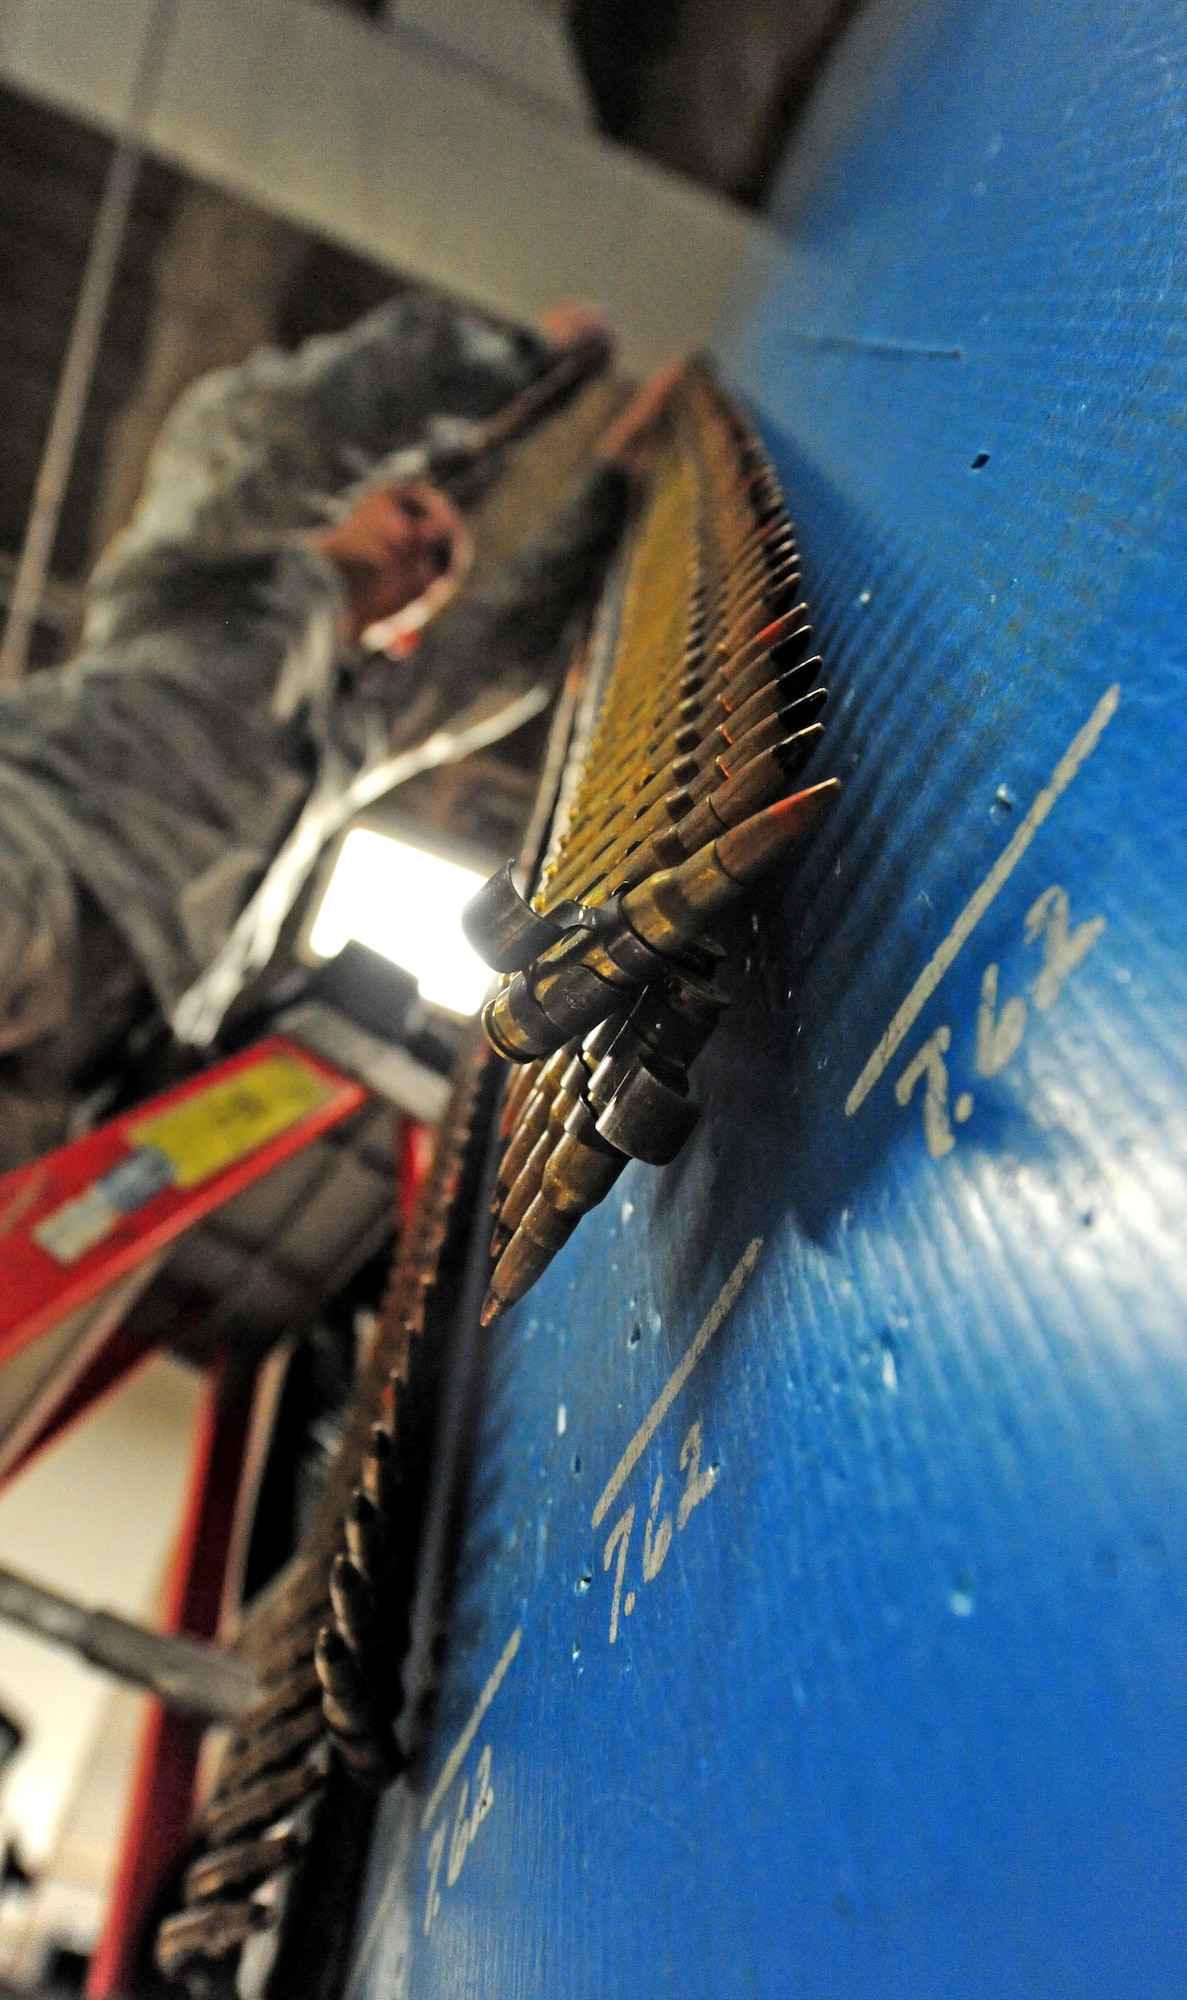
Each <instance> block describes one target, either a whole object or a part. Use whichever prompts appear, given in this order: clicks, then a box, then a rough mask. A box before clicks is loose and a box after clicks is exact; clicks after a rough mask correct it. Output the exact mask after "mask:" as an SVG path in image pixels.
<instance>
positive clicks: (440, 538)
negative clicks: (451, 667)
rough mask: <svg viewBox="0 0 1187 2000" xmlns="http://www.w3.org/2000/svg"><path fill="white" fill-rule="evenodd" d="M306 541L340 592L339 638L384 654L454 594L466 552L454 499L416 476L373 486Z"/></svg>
mask: <svg viewBox="0 0 1187 2000" xmlns="http://www.w3.org/2000/svg"><path fill="white" fill-rule="evenodd" d="M311 539H312V542H313V545H314V547H315V548H316V549H317V550H318V551H319V553H320V554H322V555H323V556H325V557H327V558H328V560H329V561H330V562H332V563H333V565H334V567H335V569H336V570H337V571H338V574H339V576H340V577H341V579H342V582H343V584H344V586H345V589H346V610H345V614H344V617H343V638H344V639H345V640H346V642H347V644H348V645H358V644H359V643H360V641H361V642H362V643H363V644H365V645H367V646H369V647H372V648H379V649H383V650H386V649H387V648H388V646H389V644H390V643H392V642H393V641H395V640H397V639H399V640H402V639H403V637H405V636H410V635H412V634H414V633H415V632H416V631H418V630H419V628H420V626H421V625H423V624H424V623H426V622H427V619H428V618H429V617H430V616H431V615H432V614H433V613H434V612H435V611H436V610H438V609H439V608H440V606H441V604H443V603H444V602H445V601H446V600H447V599H448V598H449V597H451V596H452V595H453V593H454V591H455V590H456V588H457V585H458V582H459V581H460V579H461V577H462V575H464V573H465V570H466V568H467V566H468V563H469V557H470V550H471V544H470V537H469V535H468V533H467V530H466V527H465V524H464V522H463V521H462V518H461V515H460V514H459V513H458V510H457V508H456V507H455V506H454V504H453V502H452V501H451V500H449V499H447V498H446V496H445V494H444V493H439V492H438V491H437V489H436V487H434V486H429V485H427V484H426V483H425V482H424V481H423V480H414V479H404V480H399V481H397V482H396V483H395V484H393V485H391V486H378V487H374V488H372V489H371V491H370V492H367V493H364V494H363V495H362V497H361V498H360V499H359V500H358V502H357V503H356V505H355V506H354V507H353V508H352V509H351V511H350V513H349V514H348V515H346V517H345V519H344V520H342V521H339V522H338V523H337V525H336V526H334V527H332V528H324V529H322V530H321V531H320V532H319V533H317V534H315V535H313V536H312V537H311ZM422 613H423V615H421V614H422ZM388 627H390V628H391V630H390V632H388V631H387V630H386V628H388ZM397 650H402V647H398V648H397Z"/></svg>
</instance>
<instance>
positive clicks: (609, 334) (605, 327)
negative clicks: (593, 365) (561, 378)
mask: <svg viewBox="0 0 1187 2000" xmlns="http://www.w3.org/2000/svg"><path fill="white" fill-rule="evenodd" d="M540 331H541V333H542V334H543V335H544V337H545V339H546V340H550V341H551V342H552V344H553V346H554V347H559V348H560V349H561V351H562V352H563V353H566V354H567V353H568V352H569V351H570V350H571V349H573V348H578V347H590V348H596V349H598V350H600V351H601V352H603V353H605V354H611V353H612V352H613V350H614V333H613V329H612V328H611V325H610V318H609V315H608V314H607V313H606V312H605V311H604V310H603V308H602V307H601V306H595V305H591V303H590V302H589V300H588V299H558V300H557V303H556V304H555V305H554V306H549V308H548V310H547V312H543V313H541V315H540Z"/></svg>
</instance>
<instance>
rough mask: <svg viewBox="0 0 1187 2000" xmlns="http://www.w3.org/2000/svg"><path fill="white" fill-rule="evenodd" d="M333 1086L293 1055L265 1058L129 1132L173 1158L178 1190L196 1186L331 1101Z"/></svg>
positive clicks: (141, 1142) (135, 1126)
mask: <svg viewBox="0 0 1187 2000" xmlns="http://www.w3.org/2000/svg"><path fill="white" fill-rule="evenodd" d="M333 1092H334V1087H333V1085H332V1084H331V1083H329V1082H327V1081H326V1080H325V1079H324V1078H323V1077H320V1076H318V1075H316V1074H315V1072H314V1071H313V1070H311V1069H306V1067H305V1065H304V1063H300V1062H297V1061H295V1060H294V1058H293V1057H291V1056H266V1057H265V1058H264V1060H263V1061H262V1062H258V1063H256V1065H255V1067H254V1068H252V1069H244V1070H240V1072H239V1074H238V1076H233V1077H229V1078H227V1079H226V1081H224V1082H222V1083H212V1084H211V1085H210V1088H209V1089H208V1090H202V1091H198V1092H196V1093H195V1095H194V1096H193V1097H188V1098H187V1099H186V1100H185V1102H184V1104H177V1105H174V1107H173V1108H172V1110H170V1111H162V1112H161V1113H160V1115H159V1116H158V1117H156V1118H146V1119H144V1120H143V1121H142V1123H141V1124H139V1125H133V1126H132V1127H131V1128H130V1136H131V1138H132V1139H133V1140H134V1141H135V1143H136V1144H137V1145H138V1146H155V1147H156V1148H157V1150H158V1152H161V1153H164V1155H165V1157H166V1159H168V1160H170V1161H171V1162H172V1164H173V1167H174V1169H175V1171H176V1174H177V1185H178V1187H183V1188H187V1187H197V1186H198V1185H199V1183H200V1182H202V1181H207V1180H209V1179H210V1177H211V1175H212V1174H219V1173H222V1171H223V1169H224V1168H225V1167H230V1166H233V1165H234V1163H235V1161H236V1160H242V1159H244V1158H245V1157H246V1155H247V1154H248V1153H254V1152H255V1150H256V1148H257V1147H258V1146H263V1145H266V1144H267V1142H268V1140H269V1139H275V1138H276V1136H277V1134H278V1133H279V1132H287V1130H288V1128H289V1126H290V1125H295V1124H296V1123H297V1121H298V1119H301V1118H304V1117H306V1116H307V1114H308V1113H309V1112H310V1111H314V1110H316V1109H317V1107H318V1105H320V1104H324V1103H325V1102H326V1099H327V1098H328V1097H332V1096H333Z"/></svg>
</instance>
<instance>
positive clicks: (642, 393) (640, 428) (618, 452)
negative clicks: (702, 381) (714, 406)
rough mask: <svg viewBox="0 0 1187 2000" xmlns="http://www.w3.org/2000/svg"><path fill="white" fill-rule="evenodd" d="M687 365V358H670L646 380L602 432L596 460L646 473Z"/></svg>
mask: <svg viewBox="0 0 1187 2000" xmlns="http://www.w3.org/2000/svg"><path fill="white" fill-rule="evenodd" d="M686 368H687V364H686V363H685V362H683V361H668V362H666V363H665V364H664V366H663V367H662V368H661V369H659V371H658V372H657V373H656V374H655V375H653V376H652V378H651V380H650V382H645V383H644V385H643V387H642V388H641V389H640V390H639V391H638V393H637V394H636V395H634V396H632V397H631V400H630V402H629V403H628V404H627V405H626V407H625V409H623V410H620V411H619V413H618V415H617V416H616V417H615V419H614V422H613V423H612V424H611V425H610V427H609V429H608V430H605V431H603V432H602V435H601V437H600V438H599V439H598V442H597V444H596V445H595V446H594V457H595V459H598V460H599V461H600V462H601V463H603V464H606V463H607V462H612V463H616V464H618V465H625V466H627V467H628V468H629V470H631V471H632V472H646V470H647V468H648V466H649V464H650V462H651V455H652V452H653V451H654V448H655V440H656V425H657V422H658V419H659V416H660V413H661V411H662V410H663V407H664V404H665V403H666V402H667V400H668V398H669V396H670V395H671V394H672V392H673V390H674V389H675V388H676V386H677V384H678V383H680V382H681V381H683V379H684V375H685V373H686Z"/></svg>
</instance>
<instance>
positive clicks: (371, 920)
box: [309, 826, 491, 1014]
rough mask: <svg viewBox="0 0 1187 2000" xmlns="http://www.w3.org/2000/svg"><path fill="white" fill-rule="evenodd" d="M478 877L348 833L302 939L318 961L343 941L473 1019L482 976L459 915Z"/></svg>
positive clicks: (486, 973) (361, 833) (418, 851)
mask: <svg viewBox="0 0 1187 2000" xmlns="http://www.w3.org/2000/svg"><path fill="white" fill-rule="evenodd" d="M484 880H485V877H484V876H482V875H476V874H475V872H474V870H473V869H472V868H460V867H459V866H458V864H457V862H456V861H445V860H443V859H442V858H441V856H440V855H439V854H426V853H425V850H424V849H423V847H410V846H409V845H408V843H407V842H406V841H403V840H393V839H392V838H391V836H390V835H389V834H386V833H372V832H371V831H370V830H369V829H368V828H367V827H361V826H356V827H354V828H352V830H351V832H350V833H348V834H347V836H346V839H345V840H344V841H343V843H342V847H341V850H340V852H339V855H338V860H337V863H336V865H335V868H334V872H333V874H332V875H331V877H330V880H329V883H328V885H327V887H326V893H325V895H324V896H323V898H322V904H321V908H320V909H319V911H318V913H317V916H316V918H315V920H314V924H313V928H312V930H311V931H310V934H309V949H310V950H311V951H312V952H313V953H314V955H315V956H316V957H318V958H333V957H334V956H335V954H336V953H338V952H340V951H341V950H342V947H343V945H344V944H346V943H348V942H349V940H350V939H351V938H356V939H357V940H358V942H359V943H360V944H365V945H369V946H370V948H371V950H372V951H378V952H381V953H382V955H383V957H384V958H390V959H391V960H392V961H393V962H394V963H395V964H396V965H402V966H403V968H404V970H405V972H411V973H412V974H413V976H414V977H415V978H416V979H418V980H419V981H420V990H421V995H422V997H423V998H424V999H425V1000H431V1001H433V1002H435V1004H436V1005H437V1006H439V1007H448V1008H450V1009H451V1010H452V1012H453V1013H455V1014H476V1013H477V1012H478V1009H479V1008H480V1007H481V1005H482V1002H483V1000H484V999H485V998H486V991H487V988H488V987H489V985H490V982H491V974H490V970H489V968H488V967H487V966H485V965H484V964H483V963H482V960H481V959H480V958H479V956H478V954H477V952H475V951H472V950H471V949H470V946H469V945H468V944H467V943H466V940H465V938H464V936H463V935H462V923H461V917H462V910H463V908H464V906H465V905H466V904H467V903H468V902H469V900H470V898H471V896H473V895H474V894H475V893H476V891H477V890H479V889H480V888H481V887H482V884H483V881H484Z"/></svg>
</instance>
